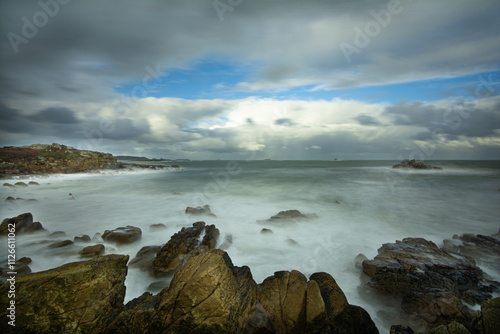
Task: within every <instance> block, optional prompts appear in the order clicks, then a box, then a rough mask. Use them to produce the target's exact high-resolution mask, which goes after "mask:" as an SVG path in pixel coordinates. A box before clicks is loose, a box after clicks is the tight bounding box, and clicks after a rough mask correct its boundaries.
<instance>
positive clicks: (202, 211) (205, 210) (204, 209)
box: [185, 205, 217, 217]
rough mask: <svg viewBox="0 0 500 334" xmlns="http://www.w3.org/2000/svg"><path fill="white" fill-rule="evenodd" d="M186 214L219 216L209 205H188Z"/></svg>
mask: <svg viewBox="0 0 500 334" xmlns="http://www.w3.org/2000/svg"><path fill="white" fill-rule="evenodd" d="M185 213H186V214H190V215H194V216H202V215H204V216H210V217H217V216H216V215H214V214H213V213H212V210H210V206H209V205H204V206H197V207H196V208H192V207H190V206H188V207H187V208H186V211H185Z"/></svg>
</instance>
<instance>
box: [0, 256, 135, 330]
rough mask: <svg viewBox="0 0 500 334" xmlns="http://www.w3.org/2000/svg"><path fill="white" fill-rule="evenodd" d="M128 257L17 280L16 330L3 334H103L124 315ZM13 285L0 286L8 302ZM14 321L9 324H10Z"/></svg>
mask: <svg viewBox="0 0 500 334" xmlns="http://www.w3.org/2000/svg"><path fill="white" fill-rule="evenodd" d="M127 261H128V256H124V255H108V256H100V257H96V258H94V259H92V260H89V261H84V262H75V263H69V264H65V265H63V266H61V267H58V268H55V269H51V270H47V271H42V272H37V273H34V274H29V275H27V276H23V277H18V278H17V279H16V304H15V310H16V316H15V327H12V326H10V325H9V324H8V323H7V320H6V319H9V318H8V317H7V316H8V312H9V310H7V308H2V309H1V310H0V316H1V318H2V319H4V321H0V331H1V332H3V333H11V332H12V330H14V332H15V333H102V332H104V329H105V328H106V327H107V326H108V324H109V323H110V322H111V321H112V320H113V319H114V318H115V317H116V316H117V315H118V314H119V313H120V312H121V310H122V309H123V300H124V297H125V286H124V282H125V276H126V274H127V266H126V264H127ZM9 288H10V287H9V284H4V285H2V286H0V293H1V295H2V296H7V291H8V289H9ZM9 321H10V320H9Z"/></svg>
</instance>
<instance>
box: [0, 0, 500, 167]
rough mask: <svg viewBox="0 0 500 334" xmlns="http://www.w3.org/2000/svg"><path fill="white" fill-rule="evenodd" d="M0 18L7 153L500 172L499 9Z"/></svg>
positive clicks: (148, 8) (57, 7) (446, 4)
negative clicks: (472, 165)
mask: <svg viewBox="0 0 500 334" xmlns="http://www.w3.org/2000/svg"><path fill="white" fill-rule="evenodd" d="M0 9H1V10H0V19H1V20H2V26H1V28H0V33H1V34H2V35H3V36H4V38H2V39H1V42H0V62H1V63H2V67H1V68H0V85H1V86H2V88H3V89H1V90H0V92H1V93H0V146H24V145H30V144H34V143H39V142H48V143H64V145H67V146H72V147H74V148H77V149H84V150H92V151H98V152H113V153H112V154H113V155H131V156H146V157H154V158H164V159H190V160H197V161H202V160H247V159H245V158H242V157H248V156H251V157H255V160H264V159H272V160H275V161H282V160H288V161H293V160H295V161H305V160H311V161H331V160H333V159H335V158H338V159H342V160H343V161H366V160H380V161H400V160H402V159H410V158H411V157H413V158H415V159H416V160H419V161H427V160H429V161H433V160H455V161H460V160H461V161H464V160H482V161H488V160H491V161H496V160H497V159H500V57H499V55H500V37H499V36H498V33H497V32H498V31H500V21H499V20H498V18H497V13H498V12H500V3H499V2H498V1H496V0H484V1H481V2H477V1H472V0H460V1H452V0H442V1H439V2H432V3H428V2H424V3H422V2H415V1H411V0H386V1H380V0H376V1H366V0H359V1H298V0H297V1H289V2H283V1H278V0H276V1H263V0H256V1H242V0H241V1H231V2H228V1H226V0H217V1H205V2H203V1H199V2H190V1H187V2H186V1H185V2H176V1H164V2H158V1H137V0H134V1H128V2H126V3H123V2H120V1H116V0H105V1H100V2H79V1H72V2H70V1H67V0H64V1H63V0H39V1H23V2H19V1H14V0H6V1H3V2H1V3H0ZM150 159H152V158H150Z"/></svg>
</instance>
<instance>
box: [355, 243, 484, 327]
mask: <svg viewBox="0 0 500 334" xmlns="http://www.w3.org/2000/svg"><path fill="white" fill-rule="evenodd" d="M362 265H363V270H364V273H366V274H367V275H368V276H369V277H370V281H369V283H368V284H369V285H370V286H371V287H373V288H375V289H376V290H377V291H378V292H380V293H382V294H388V295H392V296H396V297H399V298H401V300H402V301H401V309H402V312H403V314H402V316H403V318H406V319H408V322H409V323H408V324H409V325H410V326H411V327H412V328H414V329H416V330H419V331H426V330H428V329H430V328H433V327H436V326H438V325H446V324H448V323H449V322H451V321H453V320H456V321H459V322H460V323H462V324H463V325H465V326H466V327H468V328H470V327H471V326H472V322H473V320H474V314H473V312H472V311H471V310H469V309H468V308H467V307H466V306H465V305H463V304H462V300H464V301H466V302H468V303H470V304H477V303H482V302H484V301H486V300H488V299H490V298H491V293H492V291H493V290H494V287H492V286H489V285H485V284H484V274H483V272H482V270H481V269H479V268H478V267H477V266H476V264H475V261H474V260H473V259H472V258H470V257H467V256H465V255H460V254H454V253H449V252H446V251H444V250H442V249H440V248H438V247H437V246H436V244H434V243H433V242H431V241H427V240H425V239H421V238H405V239H403V240H402V241H396V243H391V244H384V245H383V246H382V247H381V248H380V249H379V250H378V255H377V256H376V257H375V258H374V259H373V260H365V261H364V262H363V264H362Z"/></svg>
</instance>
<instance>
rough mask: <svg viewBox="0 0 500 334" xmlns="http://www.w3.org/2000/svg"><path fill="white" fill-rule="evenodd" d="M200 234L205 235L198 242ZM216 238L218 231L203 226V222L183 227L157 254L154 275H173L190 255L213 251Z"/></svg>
mask: <svg viewBox="0 0 500 334" xmlns="http://www.w3.org/2000/svg"><path fill="white" fill-rule="evenodd" d="M202 232H205V235H204V237H203V238H202V240H201V241H200V240H199V239H200V237H201V235H202ZM218 237H219V230H218V229H217V228H216V227H215V226H214V225H208V226H205V223H204V222H196V223H194V224H193V226H192V227H187V228H186V227H183V228H182V230H181V231H179V232H177V233H176V234H174V235H173V236H172V237H171V238H170V240H169V241H168V242H167V243H166V244H165V245H164V246H163V247H162V248H161V249H160V251H159V252H158V254H157V256H156V259H155V260H154V261H153V271H154V273H155V274H156V275H168V274H173V273H175V272H176V271H177V270H178V269H179V268H180V267H181V265H182V264H183V263H184V261H185V260H186V259H187V258H188V257H189V256H190V255H191V254H193V253H196V252H203V251H206V250H210V249H213V248H214V247H215V245H216V244H217V240H218Z"/></svg>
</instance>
